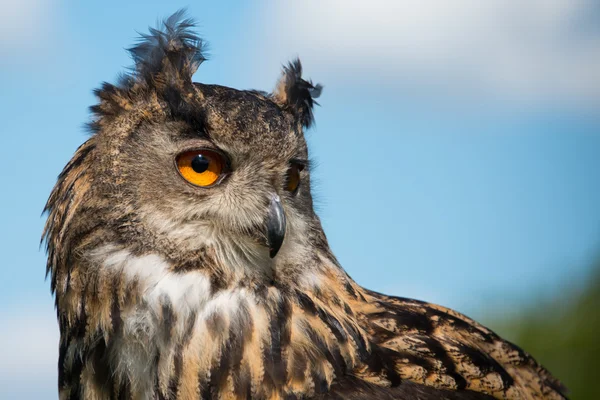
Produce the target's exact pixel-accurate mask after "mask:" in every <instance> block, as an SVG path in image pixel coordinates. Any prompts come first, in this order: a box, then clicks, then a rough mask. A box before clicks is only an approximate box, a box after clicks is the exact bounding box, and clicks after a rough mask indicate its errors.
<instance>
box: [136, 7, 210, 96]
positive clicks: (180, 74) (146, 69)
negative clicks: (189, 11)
mask: <svg viewBox="0 0 600 400" xmlns="http://www.w3.org/2000/svg"><path fill="white" fill-rule="evenodd" d="M195 26H196V24H195V22H194V20H192V19H191V18H186V10H185V9H181V10H179V11H177V12H175V13H174V14H173V15H171V16H170V17H169V18H167V19H166V20H164V21H163V22H162V24H159V26H158V27H157V28H149V31H150V33H148V34H141V38H140V41H139V43H138V44H137V45H136V46H134V47H132V48H130V49H129V53H130V54H131V57H132V58H133V60H134V62H135V67H134V72H133V78H134V80H135V81H138V82H142V83H147V84H149V85H151V86H153V85H156V84H159V83H162V82H164V83H176V82H177V81H179V83H191V81H192V75H193V74H194V73H195V72H196V70H197V69H198V67H199V66H200V64H202V62H203V61H205V60H206V57H205V55H204V47H205V43H204V41H203V40H202V39H201V38H200V37H198V36H197V35H196V34H195V33H194V32H193V31H192V29H193V28H194V27H195Z"/></svg>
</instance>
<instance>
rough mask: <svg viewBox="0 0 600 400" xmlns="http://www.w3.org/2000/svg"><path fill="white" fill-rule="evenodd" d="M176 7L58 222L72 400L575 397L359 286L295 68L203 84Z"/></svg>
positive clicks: (83, 166)
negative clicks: (315, 199) (262, 77)
mask: <svg viewBox="0 0 600 400" xmlns="http://www.w3.org/2000/svg"><path fill="white" fill-rule="evenodd" d="M193 26H194V24H193V21H191V20H189V19H186V17H185V15H184V14H183V12H177V13H175V14H174V15H173V16H171V17H169V18H168V19H166V20H165V21H164V22H163V23H162V24H161V26H159V27H158V28H156V29H151V30H150V33H149V34H147V35H143V37H142V39H141V41H140V42H139V43H138V44H137V45H136V46H135V47H133V48H132V49H131V50H130V51H131V54H132V57H133V60H134V62H135V67H134V69H133V72H132V73H130V74H128V75H125V76H124V77H123V78H121V79H120V81H119V82H118V83H117V84H108V83H105V84H103V86H102V87H101V88H100V89H98V90H96V92H95V94H96V96H97V97H98V104H97V105H95V106H93V107H92V108H91V110H92V112H93V120H92V122H91V123H90V124H89V127H90V130H91V132H92V135H91V137H90V138H89V139H88V140H87V141H86V142H85V143H84V144H83V145H82V146H81V147H80V148H79V149H78V150H77V151H76V153H75V155H74V156H73V158H72V159H71V160H70V161H69V163H68V164H67V165H66V167H65V168H64V170H63V171H62V173H61V174H60V175H59V177H58V181H57V183H56V186H55V187H54V189H53V191H52V193H51V195H50V198H49V200H48V203H47V206H46V211H47V212H48V219H47V222H46V226H45V230H44V238H45V240H46V244H47V252H48V263H47V273H48V274H49V275H50V277H51V289H52V292H53V293H54V295H55V300H56V309H57V317H58V322H59V327H60V344H59V359H58V375H59V376H58V389H59V394H60V398H61V399H113V398H114V399H117V398H118V399H250V398H252V399H380V400H383V399H473V400H475V399H492V398H497V399H564V398H565V395H564V393H565V389H564V387H563V386H562V385H561V384H560V382H559V381H558V380H556V379H555V378H554V377H552V376H551V375H550V373H549V372H548V371H547V370H545V369H544V368H543V367H542V366H540V365H539V364H538V363H537V362H536V361H535V360H534V359H533V358H532V357H531V356H530V355H528V354H527V353H526V352H524V351H523V350H521V349H520V348H518V347H517V346H515V345H513V344H511V343H509V342H507V341H505V340H503V339H501V338H500V337H498V336H497V335H496V334H494V332H492V331H490V330H489V329H487V328H485V327H483V326H481V325H479V324H478V323H476V322H475V321H473V320H471V319H469V318H467V317H465V316H464V315H461V314H459V313H457V312H455V311H452V310H449V309H447V308H444V307H440V306H437V305H434V304H429V303H425V302H421V301H417V300H411V299H406V298H400V297H391V296H386V295H383V294H380V293H376V292H373V291H370V290H367V289H365V288H363V287H361V286H359V285H358V284H357V283H355V282H354V281H353V280H352V279H351V278H350V277H349V276H348V275H347V274H346V273H345V272H344V270H343V269H342V267H341V266H340V265H339V264H338V262H337V260H336V258H335V256H334V255H333V254H332V252H331V250H330V248H329V246H328V244H327V239H326V237H325V234H324V232H323V229H322V228H321V224H320V222H319V218H318V217H317V215H316V214H315V212H314V210H313V204H312V199H311V192H310V168H309V166H310V165H309V161H308V150H307V146H306V141H305V139H304V133H303V131H304V129H305V128H308V127H309V126H310V125H311V123H312V122H313V114H312V107H313V105H314V104H315V100H314V99H315V98H316V97H318V96H319V94H320V92H321V86H320V85H313V84H312V83H311V82H310V81H309V80H305V79H303V78H302V76H301V75H302V67H301V64H300V62H299V61H298V60H295V61H293V62H291V63H290V64H288V65H287V66H285V67H284V68H283V72H282V75H281V77H280V78H279V81H278V82H277V83H276V85H275V89H274V90H273V92H271V93H267V92H261V91H255V90H251V91H244V90H235V89H232V88H229V87H224V86H218V85H208V84H202V83H195V82H192V75H193V74H194V72H195V71H196V69H197V68H198V67H199V66H200V64H202V62H203V61H204V59H205V57H204V56H203V52H202V44H203V42H202V40H201V39H200V38H198V37H197V36H196V35H195V34H194V33H193Z"/></svg>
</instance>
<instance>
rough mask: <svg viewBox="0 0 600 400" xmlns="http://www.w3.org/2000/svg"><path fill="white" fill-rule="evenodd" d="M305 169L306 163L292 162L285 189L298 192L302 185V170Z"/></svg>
mask: <svg viewBox="0 0 600 400" xmlns="http://www.w3.org/2000/svg"><path fill="white" fill-rule="evenodd" d="M303 169H304V165H302V164H296V163H292V165H290V168H289V169H288V172H287V177H286V182H285V190H287V191H288V192H291V193H296V191H297V190H298V187H299V186H300V171H302V170H303Z"/></svg>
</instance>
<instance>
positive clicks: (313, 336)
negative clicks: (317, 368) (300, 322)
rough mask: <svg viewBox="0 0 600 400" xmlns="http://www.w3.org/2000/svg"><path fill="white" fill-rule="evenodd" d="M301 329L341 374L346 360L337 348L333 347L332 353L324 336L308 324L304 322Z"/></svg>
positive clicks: (344, 369) (344, 368) (337, 372)
mask: <svg viewBox="0 0 600 400" xmlns="http://www.w3.org/2000/svg"><path fill="white" fill-rule="evenodd" d="M303 330H304V331H305V332H306V335H307V336H308V337H309V338H310V340H311V342H312V343H313V344H314V346H315V347H316V348H317V349H319V352H320V353H321V354H322V355H323V356H325V359H326V360H327V361H328V362H329V364H330V365H331V366H332V367H333V369H334V371H335V372H336V374H337V375H343V374H344V373H345V371H346V370H347V366H346V360H345V359H344V357H342V355H341V353H340V352H339V348H337V347H335V348H334V349H333V350H334V352H333V353H332V352H331V350H330V349H329V347H328V346H327V343H326V342H325V340H324V338H323V337H322V336H321V335H319V334H318V333H317V332H316V331H315V330H314V329H313V328H312V327H311V326H310V325H309V324H305V325H304V326H303Z"/></svg>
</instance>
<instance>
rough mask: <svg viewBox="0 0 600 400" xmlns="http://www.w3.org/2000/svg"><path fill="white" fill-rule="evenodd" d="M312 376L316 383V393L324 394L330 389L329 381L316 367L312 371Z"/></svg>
mask: <svg viewBox="0 0 600 400" xmlns="http://www.w3.org/2000/svg"><path fill="white" fill-rule="evenodd" d="M310 377H311V378H312V381H313V383H314V388H315V393H317V394H323V393H327V391H328V390H329V384H328V383H327V379H325V377H324V376H323V375H321V374H320V373H318V372H317V371H315V370H314V369H313V370H312V371H311V374H310Z"/></svg>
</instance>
